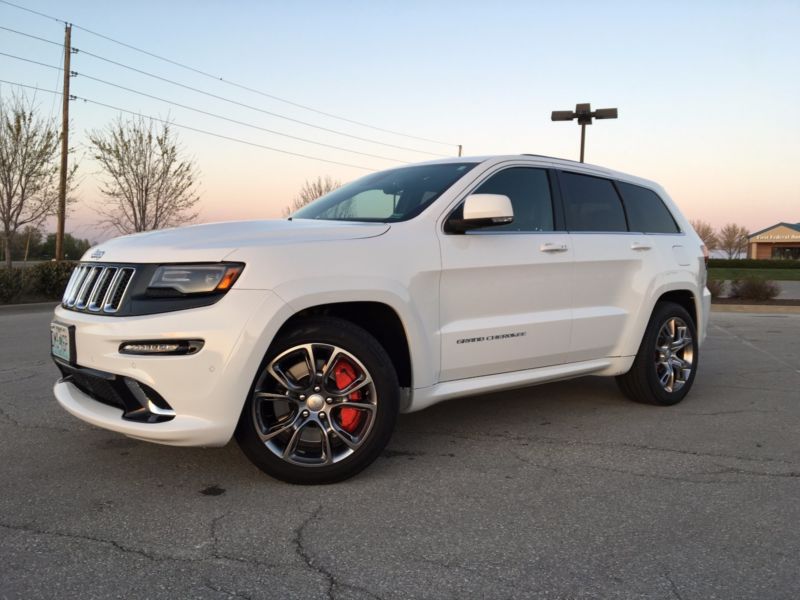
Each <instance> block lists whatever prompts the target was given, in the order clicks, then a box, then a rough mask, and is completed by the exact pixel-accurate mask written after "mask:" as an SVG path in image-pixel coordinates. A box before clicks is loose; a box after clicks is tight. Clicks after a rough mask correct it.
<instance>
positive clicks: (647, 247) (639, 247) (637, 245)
mask: <svg viewBox="0 0 800 600" xmlns="http://www.w3.org/2000/svg"><path fill="white" fill-rule="evenodd" d="M651 248H652V246H651V245H650V244H642V243H641V242H633V243H632V244H631V250H650V249H651Z"/></svg>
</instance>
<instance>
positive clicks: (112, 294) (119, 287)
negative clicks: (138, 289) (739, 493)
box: [103, 267, 136, 313]
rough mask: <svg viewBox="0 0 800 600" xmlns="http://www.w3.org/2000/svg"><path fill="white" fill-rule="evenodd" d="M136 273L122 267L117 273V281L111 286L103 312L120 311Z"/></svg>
mask: <svg viewBox="0 0 800 600" xmlns="http://www.w3.org/2000/svg"><path fill="white" fill-rule="evenodd" d="M135 272H136V270H135V269H132V268H130V267H122V268H121V269H120V270H119V271H118V272H117V275H116V276H115V277H114V279H115V281H113V282H112V284H111V286H109V289H108V294H107V298H106V304H105V306H104V307H103V312H105V313H115V312H117V311H118V310H119V307H120V305H121V304H122V299H123V298H124V297H125V293H126V292H127V291H128V286H129V285H130V284H131V281H133V274H134V273H135Z"/></svg>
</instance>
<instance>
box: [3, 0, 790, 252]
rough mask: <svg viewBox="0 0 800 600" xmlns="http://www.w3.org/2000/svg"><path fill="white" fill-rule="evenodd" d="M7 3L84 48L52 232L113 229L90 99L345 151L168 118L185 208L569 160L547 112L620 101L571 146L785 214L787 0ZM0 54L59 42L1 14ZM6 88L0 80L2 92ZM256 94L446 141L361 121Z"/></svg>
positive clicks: (721, 211) (695, 200) (28, 74)
mask: <svg viewBox="0 0 800 600" xmlns="http://www.w3.org/2000/svg"><path fill="white" fill-rule="evenodd" d="M13 1H14V2H15V3H17V4H20V5H23V6H25V7H27V8H30V9H32V10H35V11H38V12H41V13H45V14H47V15H51V16H53V17H56V18H57V19H61V20H65V21H69V22H71V23H73V24H75V25H76V26H79V27H80V29H79V28H77V27H76V28H74V29H73V32H72V46H73V47H75V48H78V50H79V52H78V53H77V54H73V56H72V65H71V69H72V70H73V71H76V72H77V73H78V75H77V76H76V77H73V78H72V79H71V90H70V91H71V93H72V94H74V95H76V96H79V97H80V98H86V99H87V100H91V101H92V102H86V101H83V100H74V101H72V102H71V106H70V121H71V133H70V136H71V137H70V145H71V146H73V147H74V153H73V158H74V159H77V160H78V161H79V165H80V167H79V174H80V186H79V188H78V190H77V193H76V197H77V199H78V202H77V203H76V205H75V207H74V208H73V209H72V210H71V213H70V215H69V219H68V221H67V231H68V232H72V233H73V234H74V235H76V236H78V237H82V238H83V237H87V238H89V239H91V240H93V241H100V240H102V239H105V238H107V237H109V236H110V235H111V233H110V232H107V231H103V230H101V229H99V228H98V226H97V222H98V216H97V211H96V207H97V205H98V203H99V202H101V195H100V193H99V190H98V183H99V177H100V176H101V175H100V173H99V168H98V166H97V164H96V163H95V162H94V161H93V160H92V158H91V153H90V151H89V148H88V145H87V132H89V131H92V130H101V129H103V128H104V127H106V126H108V124H109V123H110V122H111V121H112V120H113V119H115V118H116V116H117V115H118V114H119V113H118V111H117V110H115V109H114V108H108V107H103V106H100V105H98V104H96V103H97V102H101V103H103V104H107V105H110V106H112V107H116V108H122V109H125V110H128V111H132V112H133V113H140V114H143V115H149V116H153V117H156V118H162V119H163V118H169V119H171V120H172V121H174V123H175V124H177V125H184V126H188V127H192V128H195V129H203V130H206V131H210V132H213V133H217V134H220V135H223V136H228V137H233V138H237V139H240V140H245V141H249V142H251V143H253V144H259V145H263V146H270V147H272V148H276V149H279V150H284V151H288V152H295V153H299V154H304V155H308V156H314V157H317V158H323V159H327V160H330V161H334V162H337V163H345V164H347V165H351V166H343V165H341V164H331V163H326V162H321V161H317V160H312V159H309V158H302V157H297V156H291V155H288V154H284V153H280V152H276V151H273V150H267V149H264V148H260V147H255V146H248V145H245V144H242V143H239V142H235V141H231V140H225V139H220V138H217V137H212V136H209V135H207V134H203V133H199V132H197V131H191V130H188V129H182V128H179V127H178V128H176V130H177V133H178V135H179V139H180V143H181V146H182V147H183V149H184V152H185V154H186V156H187V157H191V158H192V159H193V160H194V161H195V162H196V165H197V169H198V171H199V173H200V188H199V190H200V195H201V201H200V203H199V205H198V206H199V208H200V221H202V222H211V221H220V220H238V219H253V218H277V217H280V216H281V211H282V210H283V208H284V207H285V206H287V205H288V204H289V203H290V202H291V200H292V198H293V196H294V195H295V194H296V193H297V192H298V190H299V189H300V187H301V186H302V184H303V182H304V181H305V180H307V179H312V178H316V177H317V176H320V175H321V176H326V175H330V176H331V177H333V178H334V179H338V180H340V181H342V182H347V181H351V180H353V179H355V178H357V177H359V176H362V175H364V174H367V173H369V172H370V171H371V170H380V169H385V168H391V167H393V166H397V165H399V164H402V163H405V162H418V161H423V160H429V159H432V158H436V156H437V155H444V156H453V155H455V154H456V153H457V145H458V144H461V145H463V148H464V154H465V155H467V156H470V155H486V154H517V153H523V152H527V153H534V154H545V155H551V156H557V157H562V158H570V159H577V158H578V151H579V141H580V128H579V127H578V126H577V125H576V124H575V123H566V122H551V120H550V112H551V111H552V110H568V109H573V108H574V106H575V104H576V103H578V102H590V103H591V104H592V107H593V108H605V107H617V108H618V109H619V118H618V119H617V120H613V121H611V120H609V121H600V122H595V123H594V124H593V125H591V126H590V127H588V128H587V141H586V161H587V162H590V163H595V164H599V165H603V166H606V167H610V168H613V169H617V170H620V171H624V172H627V173H632V174H634V175H638V176H640V177H645V178H648V179H652V180H655V181H657V182H659V183H660V184H661V185H663V186H664V187H665V188H666V189H667V191H668V192H669V193H670V195H671V196H672V198H673V199H674V200H675V201H676V202H677V204H678V205H679V206H680V208H681V210H682V211H683V212H684V214H685V215H686V216H687V217H689V218H690V219H703V220H706V221H709V222H710V223H711V224H712V225H713V226H715V227H720V226H722V225H724V224H726V223H729V222H735V223H739V224H741V225H744V226H745V227H746V228H748V229H749V230H750V231H756V230H759V229H762V228H764V227H767V226H769V225H772V224H774V223H777V222H779V221H789V222H798V221H800V177H798V173H800V169H798V164H800V120H799V119H798V118H797V117H796V115H795V114H794V113H795V112H796V109H795V106H796V103H797V102H798V99H800V36H799V35H797V32H798V31H800V2H798V1H796V0H795V1H759V2H755V1H749V2H736V1H725V2H710V1H695V2H675V1H672V2H646V3H645V2H603V3H597V2H583V1H574V2H570V3H558V4H557V3H551V2H547V3H546V2H533V1H527V2H512V1H496V2H491V3H487V2H472V1H468V0H460V1H453V2H451V1H444V0H443V1H436V2H434V1H416V0H402V1H390V0H386V1H381V2H375V1H364V2H356V1H337V2H323V1H300V0H298V1H295V2H276V1H271V2H264V1H244V0H238V1H228V2H222V1H216V2H212V1H189V0H169V1H167V2H164V1H163V0H161V1H159V2H154V1H151V0H139V1H137V2H108V1H107V0H105V1H95V0H74V1H72V2H69V3H67V2H63V1H55V0H13ZM0 27H6V28H11V29H15V30H17V31H21V32H24V33H27V34H31V35H35V36H39V37H41V38H45V39H47V40H51V41H53V42H58V43H63V36H64V25H63V23H59V22H57V21H55V20H51V19H48V18H44V17H41V16H37V15H33V14H30V13H27V12H25V11H22V10H20V9H18V8H14V7H11V6H8V5H6V4H2V3H0ZM86 30H89V31H86ZM92 32H93V33H92ZM95 34H101V35H102V36H106V37H107V38H112V39H113V40H117V41H119V42H123V43H125V44H129V45H132V46H135V47H136V48H139V49H142V50H145V51H147V52H149V53H151V54H155V55H158V56H161V57H164V58H167V59H169V60H171V61H175V62H178V63H182V64H184V65H188V66H190V67H192V68H194V69H197V70H199V71H203V72H205V73H207V74H210V75H213V77H207V76H203V75H201V74H199V73H197V72H195V71H191V70H188V69H185V68H181V67H179V66H177V65H175V64H172V63H170V62H166V61H164V60H160V59H158V58H155V57H154V56H151V55H148V54H145V53H142V52H137V51H135V50H133V49H131V48H128V47H125V46H123V45H120V44H117V43H114V42H112V41H110V40H108V39H104V38H103V37H100V36H98V35H95ZM83 51H86V52H87V53H91V54H95V55H97V56H100V57H103V58H105V59H107V60H112V61H115V62H117V63H121V64H124V65H127V66H128V67H132V68H134V69H138V70H139V71H143V72H145V73H149V74H151V75H156V76H158V77H160V78H161V79H156V78H154V77H150V76H147V75H145V74H144V73H137V72H135V71H133V70H131V69H125V68H123V67H120V66H117V65H114V64H112V63H109V62H107V61H103V60H100V59H98V58H96V57H93V56H90V55H89V54H87V53H84V52H83ZM0 53H5V54H12V55H14V56H18V57H23V58H27V59H30V60H35V61H39V62H42V63H46V64H49V65H52V66H58V65H60V64H61V63H62V48H60V47H59V46H58V45H57V44H48V43H46V42H42V41H38V40H34V39H31V38H27V37H24V36H21V35H19V34H16V33H12V32H9V31H6V30H3V29H0ZM91 77H94V78H97V79H102V80H104V81H107V82H111V83H114V84H117V85H121V86H124V87H127V88H129V89H130V90H135V91H137V92H141V93H145V94H149V95H150V96H157V97H159V98H162V99H164V100H167V101H169V102H164V101H161V100H156V99H153V98H148V97H145V96H143V95H141V94H137V93H135V92H132V91H126V90H121V89H118V88H115V87H112V86H110V85H108V84H107V83H101V82H98V81H96V80H93V79H90V78H91ZM0 79H2V80H6V81H11V82H15V83H22V84H26V85H29V86H34V87H36V88H38V89H39V90H40V91H38V92H36V95H35V98H36V102H37V105H38V107H39V110H40V111H41V112H42V114H43V115H44V116H46V117H51V116H52V117H53V118H55V117H57V116H59V115H60V98H59V97H57V96H55V95H53V94H50V93H47V92H46V91H45V90H51V91H59V92H60V89H61V83H60V79H61V74H60V72H59V71H57V70H55V69H50V68H47V67H43V66H40V65H34V64H31V63H26V62H23V61H20V60H18V59H14V58H10V57H6V56H2V55H0ZM227 82H234V83H237V84H240V85H241V86H245V87H248V88H252V89H254V90H258V91H260V92H263V93H261V94H259V93H254V92H251V91H247V90H245V89H242V87H236V86H233V85H231V84H230V83H227ZM176 84H180V85H183V86H188V87H193V88H196V89H198V90H202V91H203V92H206V94H202V93H198V92H195V91H191V90H188V89H186V87H180V86H179V85H176ZM13 89H14V87H13V86H10V85H7V84H0V94H2V95H3V96H4V97H6V96H8V95H9V94H10V93H11V92H12V90H13ZM28 93H29V94H33V91H32V90H28ZM208 94H213V95H216V96H218V98H214V97H211V96H209V95H208ZM264 94H269V95H271V96H276V97H278V98H281V99H284V100H288V101H290V102H294V103H297V104H302V105H305V106H308V107H312V108H314V109H317V110H319V111H323V112H325V113H329V114H331V115H336V116H340V117H344V118H346V119H351V120H355V121H359V122H362V123H367V124H370V125H374V126H375V127H378V128H381V129H385V130H391V131H394V132H399V133H403V134H405V135H406V136H416V137H421V138H426V139H428V140H435V141H436V142H445V143H434V142H430V141H423V140H420V139H416V137H405V136H401V135H396V134H394V133H388V132H386V131H381V130H377V129H372V128H367V127H363V126H360V125H356V124H353V123H351V122H348V121H344V120H339V119H335V118H333V117H330V116H325V115H322V114H319V113H316V112H312V111H309V110H306V109H303V108H300V107H298V106H293V105H291V104H288V103H286V102H281V101H279V100H276V99H273V98H269V97H267V96H265V95H264ZM170 103H171V104H170ZM175 103H178V104H183V105H184V106H190V107H193V108H196V109H198V110H202V111H206V112H208V113H215V114H218V115H222V116H224V117H227V118H228V119H233V120H236V121H240V122H242V123H246V124H248V125H250V126H245V125H241V124H235V123H232V122H230V121H225V120H221V119H219V118H216V117H213V116H209V115H204V114H201V113H198V112H196V111H191V110H188V109H186V108H181V107H177V106H175ZM236 103H239V104H236ZM241 104H245V105H247V106H246V107H245V106H241ZM267 113H273V114H267ZM289 119H295V120H299V121H304V122H306V123H310V124H312V125H316V126H317V127H316V128H315V127H310V126H308V125H305V124H301V123H297V122H293V121H291V120H289ZM258 128H262V129H258ZM320 128H324V129H327V130H334V131H325V130H323V129H320ZM263 129H270V130H272V131H275V132H280V133H284V134H286V135H290V136H295V137H300V138H304V139H306V140H309V141H301V140H297V139H290V138H288V137H285V136H280V135H277V134H275V133H268V132H266V131H263ZM342 134H347V135H342ZM348 136H350V137H348ZM352 136H355V137H352ZM356 137H357V138H362V139H355V138H356ZM311 142H316V144H315V143H311ZM321 144H328V145H332V146H338V147H339V148H341V149H334V148H330V147H326V146H322V145H321ZM358 152H360V153H365V154H370V155H375V156H364V155H362V154H357V153H358ZM378 157H380V158H378Z"/></svg>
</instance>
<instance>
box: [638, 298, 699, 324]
mask: <svg viewBox="0 0 800 600" xmlns="http://www.w3.org/2000/svg"><path fill="white" fill-rule="evenodd" d="M659 302H674V303H675V304H677V305H679V306H682V307H683V308H685V309H686V312H688V313H689V316H690V317H692V320H693V321H694V325H695V327H697V326H698V315H697V297H696V295H695V294H694V292H692V291H691V290H689V289H676V290H670V291H668V292H664V293H663V294H661V295H660V296H659V297H658V299H657V300H656V302H655V304H654V305H653V310H655V307H656V305H657V304H658V303H659ZM653 310H651V311H650V314H651V315H652V314H653Z"/></svg>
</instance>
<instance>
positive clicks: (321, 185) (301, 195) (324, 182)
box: [283, 175, 342, 217]
mask: <svg viewBox="0 0 800 600" xmlns="http://www.w3.org/2000/svg"><path fill="white" fill-rule="evenodd" d="M341 186H342V182H341V181H338V180H335V179H332V178H331V176H330V175H326V176H325V177H322V176H319V177H317V178H316V179H306V181H305V183H304V184H303V187H301V188H300V191H299V192H298V194H297V196H295V197H294V200H292V203H291V204H290V205H289V206H287V207H286V208H284V209H283V216H284V217H288V216H289V215H291V214H292V213H294V212H296V211H298V210H300V209H301V208H303V207H304V206H305V205H306V204H309V203H311V202H313V201H314V200H316V199H317V198H319V197H321V196H324V195H325V194H327V193H328V192H332V191H333V190H335V189H337V188H340V187H341Z"/></svg>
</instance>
